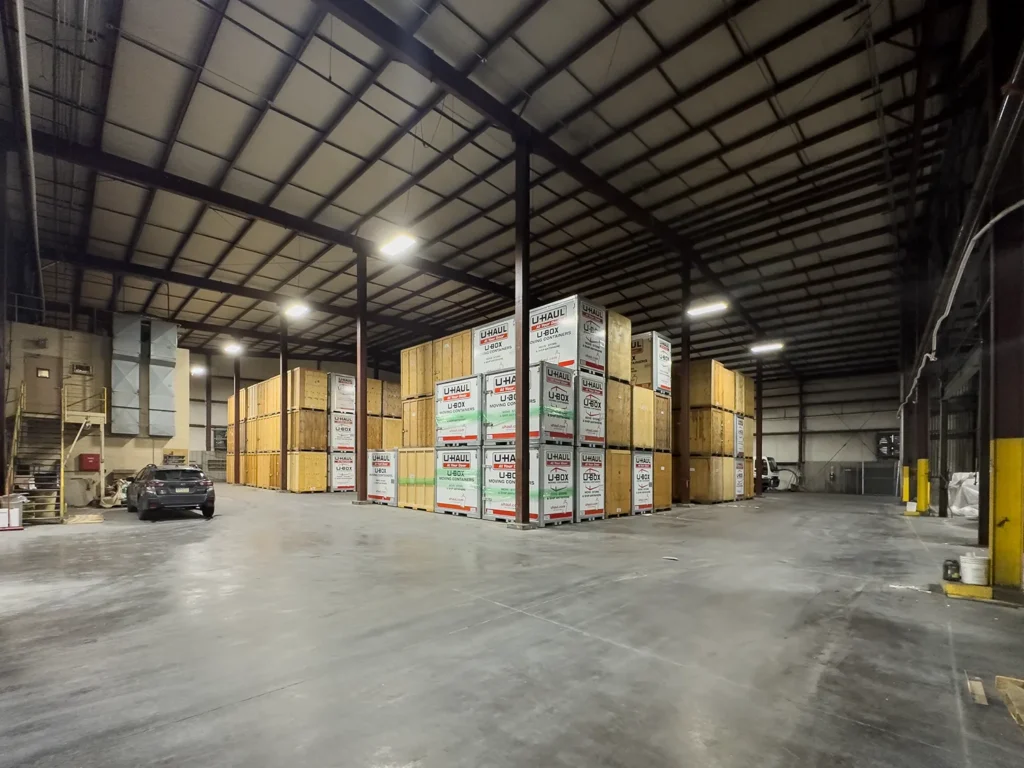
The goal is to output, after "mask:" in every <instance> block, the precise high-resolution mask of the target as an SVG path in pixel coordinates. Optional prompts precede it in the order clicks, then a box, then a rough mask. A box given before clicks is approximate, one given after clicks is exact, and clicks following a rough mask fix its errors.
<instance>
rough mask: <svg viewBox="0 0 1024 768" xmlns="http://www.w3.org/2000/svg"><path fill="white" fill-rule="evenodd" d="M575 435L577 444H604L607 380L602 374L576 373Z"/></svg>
mask: <svg viewBox="0 0 1024 768" xmlns="http://www.w3.org/2000/svg"><path fill="white" fill-rule="evenodd" d="M576 384H577V387H576V413H577V414H578V415H579V418H578V419H577V420H576V436H577V438H578V439H577V443H578V444H579V445H600V446H603V445H604V444H605V402H606V396H607V381H606V380H605V378H604V377H603V376H594V375H593V374H589V373H583V372H580V373H578V374H576Z"/></svg>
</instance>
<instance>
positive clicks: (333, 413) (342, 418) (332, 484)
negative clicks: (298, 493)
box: [327, 373, 357, 491]
mask: <svg viewBox="0 0 1024 768" xmlns="http://www.w3.org/2000/svg"><path fill="white" fill-rule="evenodd" d="M328 386H329V388H330V392H329V408H330V413H328V414H327V440H328V445H327V449H328V452H329V456H328V467H327V480H328V483H327V487H328V490H331V491H354V490H355V489H356V447H357V446H356V379H355V377H354V376H349V375H348V374H345V373H332V374H330V375H329V381H328Z"/></svg>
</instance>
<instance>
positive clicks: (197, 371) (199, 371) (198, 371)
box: [191, 365, 206, 376]
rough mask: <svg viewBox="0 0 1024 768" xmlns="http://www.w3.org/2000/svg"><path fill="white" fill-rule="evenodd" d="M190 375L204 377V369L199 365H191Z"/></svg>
mask: <svg viewBox="0 0 1024 768" xmlns="http://www.w3.org/2000/svg"><path fill="white" fill-rule="evenodd" d="M191 373H192V375H193V376H205V375H206V368H205V367H203V366H201V365H193V366H192V368H191Z"/></svg>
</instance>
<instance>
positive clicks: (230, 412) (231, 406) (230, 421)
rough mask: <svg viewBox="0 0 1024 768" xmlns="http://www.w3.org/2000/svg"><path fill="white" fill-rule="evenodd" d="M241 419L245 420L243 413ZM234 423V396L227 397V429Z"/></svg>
mask: <svg viewBox="0 0 1024 768" xmlns="http://www.w3.org/2000/svg"><path fill="white" fill-rule="evenodd" d="M242 418H243V419H244V418H245V413H244V412H243V413H242ZM234 423H235V396H234V395H228V427H229V428H230V427H231V426H232V425H233V424H234Z"/></svg>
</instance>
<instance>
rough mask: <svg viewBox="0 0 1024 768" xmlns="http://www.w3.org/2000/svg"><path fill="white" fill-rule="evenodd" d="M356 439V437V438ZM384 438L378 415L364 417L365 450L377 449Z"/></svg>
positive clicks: (379, 448)
mask: <svg viewBox="0 0 1024 768" xmlns="http://www.w3.org/2000/svg"><path fill="white" fill-rule="evenodd" d="M357 439H358V438H357ZM383 440H384V434H383V427H382V425H381V423H380V416H367V417H366V450H368V451H379V450H381V447H380V446H381V443H382V442H383Z"/></svg>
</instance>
